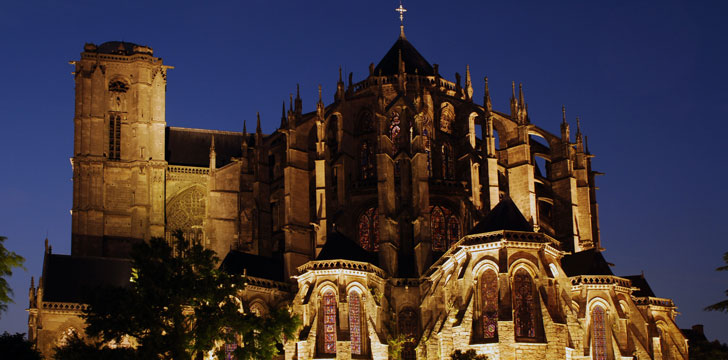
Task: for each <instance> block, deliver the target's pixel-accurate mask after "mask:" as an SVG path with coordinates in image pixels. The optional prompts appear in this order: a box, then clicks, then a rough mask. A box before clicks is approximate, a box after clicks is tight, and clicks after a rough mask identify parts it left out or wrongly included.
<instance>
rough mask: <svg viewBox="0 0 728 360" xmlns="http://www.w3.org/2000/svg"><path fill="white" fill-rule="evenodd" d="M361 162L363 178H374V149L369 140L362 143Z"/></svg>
mask: <svg viewBox="0 0 728 360" xmlns="http://www.w3.org/2000/svg"><path fill="white" fill-rule="evenodd" d="M359 162H360V169H359V171H360V172H361V179H362V180H367V179H371V178H374V164H373V161H372V150H371V149H370V148H369V142H368V141H366V140H364V142H362V144H361V151H360V152H359Z"/></svg>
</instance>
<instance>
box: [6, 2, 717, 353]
mask: <svg viewBox="0 0 728 360" xmlns="http://www.w3.org/2000/svg"><path fill="white" fill-rule="evenodd" d="M237 3H238V4H235V5H232V4H222V3H219V2H199V1H197V2H180V1H174V2H171V1H170V2H168V3H163V2H134V1H116V2H97V1H79V2H69V1H4V2H2V3H0V44H2V48H3V56H2V57H0V65H1V66H0V68H2V69H3V77H2V83H1V84H0V134H1V135H2V141H0V154H1V155H0V156H1V157H2V163H3V164H4V165H3V171H2V175H1V176H0V189H2V190H0V204H2V206H0V219H1V220H0V235H5V236H7V237H8V238H9V240H8V241H7V242H6V245H7V246H8V247H9V248H10V250H13V251H16V252H18V253H20V254H21V255H23V256H25V257H26V258H27V263H26V266H27V269H28V271H27V272H24V271H22V270H19V271H17V272H16V274H15V275H14V276H13V277H12V279H11V285H12V287H13V288H14V289H15V299H16V304H15V305H11V306H10V308H9V310H8V311H7V312H6V313H4V314H2V318H0V331H3V330H8V331H13V332H14V331H22V332H25V331H27V325H26V323H27V313H26V312H25V311H24V309H25V308H26V307H27V290H28V286H29V283H30V276H31V275H34V276H36V280H37V277H38V276H39V275H40V273H41V267H42V258H43V239H44V238H45V237H46V235H47V236H48V238H49V239H50V243H51V245H52V246H53V249H54V252H56V253H69V252H70V225H71V218H70V214H69V209H70V208H71V180H70V179H71V167H70V163H69V160H68V159H69V158H70V157H71V155H72V154H71V151H72V149H73V144H72V142H73V104H74V102H73V95H74V90H73V88H74V84H73V77H72V76H71V72H72V71H73V67H72V66H70V65H68V61H70V60H74V59H77V58H78V57H79V53H80V52H81V51H82V48H83V44H84V43H85V42H93V43H97V44H99V43H102V42H104V41H110V40H124V41H130V42H135V43H139V44H145V45H148V46H151V47H153V48H154V53H155V55H156V56H160V57H163V58H164V61H165V63H167V64H169V65H173V66H175V69H173V70H170V71H169V76H168V88H167V89H168V92H167V122H168V124H169V125H171V126H184V127H201V128H210V129H223V130H236V131H240V130H241V128H242V121H243V119H247V120H248V122H249V123H250V122H254V119H255V113H256V111H260V112H261V117H262V120H263V130H264V131H265V132H270V131H272V130H274V128H275V127H276V126H277V125H278V123H279V117H280V107H281V101H282V100H284V99H288V94H289V93H291V92H293V91H295V86H296V83H300V84H301V91H302V94H301V95H302V97H303V100H304V102H303V106H304V111H311V110H313V109H314V102H315V100H316V97H317V91H316V87H317V85H318V84H322V86H323V89H324V96H325V98H326V101H327V103H328V102H330V101H331V100H332V97H333V90H334V87H335V82H336V79H337V69H338V67H339V66H343V68H344V71H345V73H348V72H349V71H353V72H354V79H355V81H357V80H361V79H363V78H364V77H365V76H366V75H367V73H368V70H367V66H368V64H369V63H371V62H374V63H376V62H378V61H379V59H380V58H381V57H382V56H383V55H384V53H385V52H386V51H387V50H388V49H389V47H390V46H391V45H392V44H393V43H394V41H395V40H396V37H397V35H398V32H399V20H398V19H397V17H396V16H397V14H396V13H395V12H394V11H393V10H394V8H395V7H396V6H397V5H398V3H397V1H381V0H377V1H359V2H356V3H354V2H350V1H346V2H344V1H278V2H272V1H245V2H237ZM513 3H515V2H512V1H498V2H496V1H457V2H455V1H453V2H444V1H422V0H421V1H417V2H414V1H406V2H405V4H404V5H405V7H406V8H408V10H409V12H408V13H407V16H406V19H405V22H406V33H407V37H408V39H409V40H410V41H411V42H412V43H413V44H414V45H415V47H417V49H418V50H419V51H420V52H421V53H422V54H423V55H424V56H425V58H427V59H428V60H429V61H430V62H431V63H439V64H440V73H441V74H444V75H445V76H447V77H448V78H450V79H453V78H454V73H455V72H456V71H457V72H460V73H464V70H465V66H466V64H470V66H471V71H472V75H473V78H474V80H475V97H476V99H481V98H482V80H481V79H482V78H483V76H485V75H486V74H487V75H488V77H489V80H490V89H491V93H492V95H493V102H494V105H495V108H496V109H498V110H501V111H506V112H507V111H508V97H509V96H510V82H511V81H512V80H515V81H516V82H523V83H524V88H525V93H526V99H527V101H528V103H529V111H530V112H529V114H530V116H531V120H532V122H533V123H535V124H538V125H539V126H541V127H544V128H546V129H547V130H550V131H552V132H558V125H559V123H560V120H561V104H565V105H566V106H567V114H568V117H569V119H570V121H571V122H572V123H573V120H574V118H575V116H577V115H579V116H581V117H582V119H583V121H582V128H583V131H584V132H585V133H586V134H587V135H589V147H590V150H591V151H592V152H593V153H594V154H595V155H596V158H595V159H594V164H595V169H596V170H598V171H602V172H605V173H606V176H602V177H599V178H598V180H597V181H598V186H599V187H600V190H599V192H598V195H597V199H598V201H599V205H600V207H599V210H600V215H601V218H600V222H601V233H602V239H603V245H604V247H606V249H607V251H606V252H605V256H606V257H607V259H608V260H609V261H610V262H612V263H614V264H615V267H614V268H613V270H614V272H615V273H616V274H619V275H628V274H639V273H640V272H641V271H644V273H645V275H646V276H647V278H648V280H649V281H650V284H651V285H652V288H653V290H654V291H655V292H656V293H657V295H658V296H664V297H669V298H673V299H674V300H675V301H676V303H677V305H678V307H679V309H678V311H680V313H681V315H680V316H678V317H677V322H678V324H679V325H680V326H681V327H689V326H691V325H692V324H696V323H703V324H705V327H706V332H707V335H708V337H709V338H711V339H712V338H719V339H720V340H722V341H728V314H720V313H706V312H703V311H702V308H703V307H705V306H706V305H709V304H711V303H714V302H717V301H719V300H722V299H723V298H724V297H725V295H724V291H725V289H726V288H728V273H723V274H721V273H718V272H716V271H714V269H715V267H717V266H719V265H720V264H721V255H722V254H723V253H724V252H726V251H728V243H727V242H726V241H725V240H724V237H725V236H724V235H723V233H724V229H723V225H725V224H724V222H726V215H727V214H726V210H725V209H726V203H727V202H728V196H727V195H728V191H727V190H726V186H725V184H724V182H725V175H726V171H725V166H726V160H725V157H724V156H723V155H722V153H721V151H722V149H723V147H724V145H723V144H724V143H725V142H724V140H723V139H724V137H725V136H726V133H728V125H726V123H728V116H727V115H728V101H726V100H728V81H726V80H728V77H727V75H728V70H727V68H726V64H728V47H727V45H726V41H725V36H726V35H727V34H728V22H726V21H725V14H726V10H728V6H726V2H724V1H688V0H686V1H673V0H655V1H635V0H629V1H618V0H613V1H604V2H595V1H558V2H554V1H541V0H538V1H519V2H517V3H518V4H513ZM250 128H251V127H249V129H250ZM573 128H574V127H572V129H573Z"/></svg>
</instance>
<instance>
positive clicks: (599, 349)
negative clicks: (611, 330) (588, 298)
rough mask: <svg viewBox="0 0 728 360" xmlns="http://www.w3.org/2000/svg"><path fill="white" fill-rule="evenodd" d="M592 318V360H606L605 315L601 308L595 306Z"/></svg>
mask: <svg viewBox="0 0 728 360" xmlns="http://www.w3.org/2000/svg"><path fill="white" fill-rule="evenodd" d="M591 317H592V349H593V351H594V360H607V326H606V317H607V316H606V313H605V311H604V309H603V308H602V307H601V306H595V307H594V309H593V310H592V313H591Z"/></svg>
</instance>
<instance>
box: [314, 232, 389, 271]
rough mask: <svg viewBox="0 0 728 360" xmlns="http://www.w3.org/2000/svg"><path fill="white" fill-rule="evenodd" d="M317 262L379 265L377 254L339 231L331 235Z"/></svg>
mask: <svg viewBox="0 0 728 360" xmlns="http://www.w3.org/2000/svg"><path fill="white" fill-rule="evenodd" d="M316 260H351V261H360V262H366V263H370V264H373V265H377V263H378V257H377V254H376V253H373V252H369V251H366V250H364V249H363V248H362V247H361V246H359V244H357V243H356V242H354V241H352V240H351V239H349V238H348V237H346V236H344V235H343V234H341V233H340V232H338V231H332V232H330V233H329V235H328V236H327V238H326V244H324V247H323V248H322V249H321V252H320V253H319V254H318V256H317V257H316Z"/></svg>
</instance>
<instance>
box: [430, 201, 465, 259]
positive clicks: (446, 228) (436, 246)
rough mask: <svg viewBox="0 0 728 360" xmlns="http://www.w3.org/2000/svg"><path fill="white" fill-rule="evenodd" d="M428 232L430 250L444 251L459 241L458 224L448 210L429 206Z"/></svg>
mask: <svg viewBox="0 0 728 360" xmlns="http://www.w3.org/2000/svg"><path fill="white" fill-rule="evenodd" d="M430 232H431V233H432V249H433V250H435V251H446V250H447V249H449V248H450V246H452V245H453V244H455V243H456V242H457V241H458V240H459V239H460V222H459V221H458V218H457V216H455V214H453V213H452V211H450V209H448V208H446V207H444V206H430Z"/></svg>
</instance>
